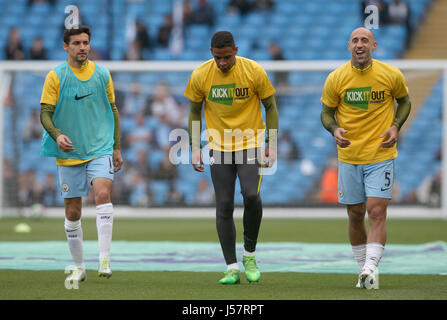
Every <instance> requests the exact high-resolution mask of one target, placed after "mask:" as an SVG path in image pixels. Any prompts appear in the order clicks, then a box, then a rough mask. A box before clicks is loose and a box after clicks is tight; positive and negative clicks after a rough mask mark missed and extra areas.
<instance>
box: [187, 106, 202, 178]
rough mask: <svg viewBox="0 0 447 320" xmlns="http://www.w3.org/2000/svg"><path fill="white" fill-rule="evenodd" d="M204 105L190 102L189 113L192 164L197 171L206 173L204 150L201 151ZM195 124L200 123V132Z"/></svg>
mask: <svg viewBox="0 0 447 320" xmlns="http://www.w3.org/2000/svg"><path fill="white" fill-rule="evenodd" d="M202 104H203V102H193V101H191V102H190V111H189V120H188V122H189V125H188V127H189V144H190V146H191V151H192V157H191V162H192V166H193V168H194V170H195V171H198V172H204V171H205V166H204V164H203V155H202V150H200V133H201V131H202ZM194 123H199V126H198V128H197V129H198V130H197V129H196V128H195V126H194Z"/></svg>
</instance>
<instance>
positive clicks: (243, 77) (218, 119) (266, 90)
mask: <svg viewBox="0 0 447 320" xmlns="http://www.w3.org/2000/svg"><path fill="white" fill-rule="evenodd" d="M274 93H275V89H274V88H273V85H272V84H271V82H270V80H269V78H268V77H267V73H266V72H265V70H264V69H263V68H262V67H261V66H260V65H259V64H258V63H257V62H255V61H253V60H250V59H247V58H243V57H238V56H237V57H236V63H235V65H234V66H233V67H232V68H231V70H229V71H228V72H225V73H223V72H222V71H220V69H219V68H218V67H217V65H216V62H215V61H214V59H211V60H208V61H206V62H205V63H203V64H202V65H200V66H199V67H198V68H197V69H195V70H194V71H193V73H192V75H191V77H190V79H189V82H188V85H187V87H186V90H185V97H186V98H188V99H189V100H191V101H192V102H202V101H203V100H205V121H206V127H207V131H206V132H207V139H208V146H209V148H210V149H213V150H219V151H238V150H244V149H249V148H254V147H260V146H261V145H262V142H263V136H264V131H265V124H264V120H263V119H262V113H261V103H260V99H265V98H268V97H270V96H272V95H273V94H274Z"/></svg>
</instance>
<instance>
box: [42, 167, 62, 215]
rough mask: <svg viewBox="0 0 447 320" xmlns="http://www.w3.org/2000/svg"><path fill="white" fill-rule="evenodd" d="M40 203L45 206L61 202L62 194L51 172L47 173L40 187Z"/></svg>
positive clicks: (52, 205)
mask: <svg viewBox="0 0 447 320" xmlns="http://www.w3.org/2000/svg"><path fill="white" fill-rule="evenodd" d="M42 203H43V204H44V205H45V206H46V207H54V206H57V205H59V204H62V203H63V202H62V196H61V194H60V192H59V191H58V190H57V187H56V180H55V178H54V175H53V174H52V173H47V175H46V176H45V181H44V183H43V188H42Z"/></svg>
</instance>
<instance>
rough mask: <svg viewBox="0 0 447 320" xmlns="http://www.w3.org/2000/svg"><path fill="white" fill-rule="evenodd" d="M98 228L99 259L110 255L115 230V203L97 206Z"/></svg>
mask: <svg viewBox="0 0 447 320" xmlns="http://www.w3.org/2000/svg"><path fill="white" fill-rule="evenodd" d="M96 228H97V229H98V245H99V261H102V260H103V259H104V258H105V257H106V256H110V246H111V244H112V230H113V205H112V204H111V203H106V204H101V205H98V206H96Z"/></svg>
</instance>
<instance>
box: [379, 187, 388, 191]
mask: <svg viewBox="0 0 447 320" xmlns="http://www.w3.org/2000/svg"><path fill="white" fill-rule="evenodd" d="M388 189H390V187H388V188H381V189H380V191H386V190H388Z"/></svg>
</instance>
